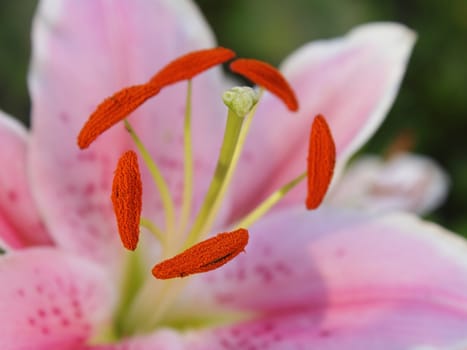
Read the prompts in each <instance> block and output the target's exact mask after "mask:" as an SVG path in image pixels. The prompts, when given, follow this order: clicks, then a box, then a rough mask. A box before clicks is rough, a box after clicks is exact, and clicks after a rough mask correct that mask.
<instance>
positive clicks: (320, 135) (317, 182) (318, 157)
mask: <svg viewBox="0 0 467 350" xmlns="http://www.w3.org/2000/svg"><path fill="white" fill-rule="evenodd" d="M335 164H336V146H335V144H334V140H333V138H332V134H331V130H330V129H329V126H328V124H327V122H326V119H324V117H323V116H322V115H318V116H316V118H315V120H314V121H313V125H312V126H311V133H310V146H309V150H308V195H307V199H306V207H307V208H308V209H310V210H311V209H316V208H318V207H319V205H320V204H321V202H322V201H323V199H324V196H325V195H326V192H327V190H328V187H329V184H330V183H331V179H332V175H333V173H334V166H335Z"/></svg>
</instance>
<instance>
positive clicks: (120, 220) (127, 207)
mask: <svg viewBox="0 0 467 350" xmlns="http://www.w3.org/2000/svg"><path fill="white" fill-rule="evenodd" d="M142 196H143V189H142V183H141V175H140V172H139V168H138V158H137V156H136V153H135V152H133V151H127V152H125V153H124V154H123V155H122V156H121V158H120V159H119V161H118V164H117V169H115V174H114V180H113V184H112V204H113V208H114V212H115V216H116V217H117V225H118V232H119V233H120V239H121V240H122V243H123V246H124V247H125V248H127V249H129V250H135V249H136V246H137V244H138V239H139V224H140V216H141V210H142Z"/></svg>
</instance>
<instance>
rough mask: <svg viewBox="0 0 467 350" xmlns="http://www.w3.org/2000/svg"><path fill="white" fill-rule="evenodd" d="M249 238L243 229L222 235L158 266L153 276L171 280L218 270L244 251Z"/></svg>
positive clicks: (154, 269) (154, 268)
mask: <svg viewBox="0 0 467 350" xmlns="http://www.w3.org/2000/svg"><path fill="white" fill-rule="evenodd" d="M248 237H249V236H248V231H247V230H245V229H242V228H241V229H238V230H235V231H232V232H224V233H220V234H218V235H217V236H215V237H212V238H209V239H207V240H205V241H203V242H200V243H198V244H196V245H194V246H193V247H191V248H188V249H187V250H185V251H184V252H182V253H180V254H178V255H176V256H174V257H173V258H170V259H167V260H164V261H162V262H161V263H159V264H157V265H156V266H154V267H153V269H152V274H153V275H154V277H156V278H158V279H169V278H175V277H185V276H189V275H192V274H195V273H201V272H207V271H211V270H214V269H217V268H218V267H220V266H222V265H224V264H226V263H227V262H229V261H230V260H232V259H233V258H235V257H236V256H237V255H238V254H240V253H241V252H243V251H244V249H245V247H246V245H247V244H248Z"/></svg>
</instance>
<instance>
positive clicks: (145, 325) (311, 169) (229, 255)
mask: <svg viewBox="0 0 467 350" xmlns="http://www.w3.org/2000/svg"><path fill="white" fill-rule="evenodd" d="M234 56H235V54H234V53H233V52H232V51H231V50H228V49H225V48H221V47H219V48H214V49H208V50H201V51H196V52H192V53H189V54H187V55H184V56H181V57H179V58H178V59H176V60H174V61H172V62H171V63H169V64H168V65H167V66H165V67H164V68H163V69H162V70H160V71H159V72H158V73H157V74H156V75H154V76H153V77H152V78H151V79H150V80H149V81H148V82H147V83H144V84H140V85H134V86H131V87H127V88H124V89H122V90H120V91H119V92H117V93H115V94H114V95H113V96H111V97H109V98H107V99H106V100H104V101H103V102H102V103H101V104H100V105H99V106H98V107H97V109H96V110H95V112H94V113H93V114H91V116H90V117H89V119H88V121H87V122H86V124H85V125H84V127H83V128H82V130H81V132H80V134H79V136H78V145H79V147H80V148H82V149H84V148H87V147H89V146H90V145H91V144H92V142H93V141H94V140H95V139H96V138H97V137H99V136H100V135H101V134H102V133H104V132H105V131H106V130H107V129H109V128H110V127H112V126H113V125H115V124H117V123H119V122H123V123H124V125H125V128H126V129H127V131H128V133H129V135H130V137H131V138H132V140H133V142H134V144H135V148H136V150H137V152H138V154H137V153H136V152H134V151H127V152H125V153H124V154H123V155H122V157H121V158H120V160H119V162H118V164H117V168H116V170H115V174H114V181H113V187H112V204H113V207H114V212H115V216H116V219H117V225H118V231H119V234H120V238H121V241H122V244H123V246H124V247H125V248H127V249H128V250H130V251H132V252H129V255H128V263H127V272H126V274H125V276H126V278H124V280H126V281H127V283H125V286H124V288H123V289H122V296H121V303H120V307H119V309H118V311H117V315H116V322H115V327H116V331H117V333H118V335H119V336H123V335H128V334H133V333H136V332H146V331H150V330H152V329H154V328H155V327H157V326H158V325H161V324H162V322H163V318H164V315H165V314H166V312H167V310H168V309H169V308H170V306H171V305H172V303H174V302H175V301H176V297H177V296H178V295H179V294H180V291H181V290H182V289H183V287H184V286H185V284H186V283H187V280H188V279H187V278H183V279H182V278H181V277H186V276H189V275H192V274H197V273H205V272H208V271H211V270H214V269H217V268H219V267H220V266H222V265H224V264H226V263H228V262H229V261H230V260H232V259H234V258H235V257H236V256H237V255H238V254H240V253H241V252H243V251H245V247H246V246H247V243H248V239H249V232H248V230H247V228H248V227H250V226H251V225H252V224H253V223H254V222H255V221H257V220H258V219H260V218H261V217H262V216H263V215H264V214H265V213H266V212H268V211H269V209H271V208H272V207H273V206H274V205H275V204H276V203H277V202H278V201H279V200H280V199H281V198H283V197H284V196H285V195H286V194H287V193H288V192H289V191H290V190H291V189H292V188H294V187H295V186H296V185H297V184H299V183H300V182H301V181H303V180H304V179H306V178H308V195H307V199H306V206H307V208H308V209H315V208H317V207H318V206H319V205H320V203H321V202H322V200H323V198H324V196H325V194H326V191H327V189H328V186H329V184H330V182H331V178H332V174H333V170H334V163H335V156H336V150H335V146H334V141H333V139H332V135H331V132H330V129H329V127H328V125H327V123H326V121H325V119H324V117H323V116H321V115H318V116H317V117H316V118H315V119H314V121H313V124H312V128H311V133H310V141H309V155H308V164H307V165H305V164H304V168H305V169H306V170H305V171H304V172H303V173H302V174H300V175H298V176H297V177H296V178H294V179H292V180H291V181H289V182H288V183H286V184H284V185H283V186H282V187H281V188H279V189H278V190H277V191H276V192H274V193H272V194H271V195H270V196H269V197H267V198H266V199H265V200H264V201H263V202H262V203H260V204H259V205H258V206H257V207H256V208H255V209H253V210H252V211H251V212H250V213H248V214H247V215H245V217H244V218H242V219H241V220H239V222H238V223H237V224H236V226H235V227H237V229H235V230H233V231H231V232H223V233H220V234H218V235H216V236H214V237H211V238H208V239H206V236H207V235H208V234H209V233H210V231H211V229H212V225H213V223H214V220H215V218H216V216H217V215H218V212H219V209H220V206H221V203H222V200H223V198H224V197H225V194H226V191H227V189H228V187H229V184H230V183H231V180H232V177H233V176H234V172H235V168H236V166H237V163H238V160H239V158H240V155H241V152H242V148H243V145H244V143H245V140H246V137H247V134H248V131H249V128H250V125H251V122H252V120H253V117H254V114H255V111H256V107H257V105H258V103H259V100H260V98H261V95H262V92H263V89H267V90H269V91H270V92H272V93H273V94H275V95H276V96H277V97H279V98H280V99H281V100H282V101H283V102H284V103H285V105H286V106H287V107H288V108H289V109H290V110H292V111H296V110H297V109H298V102H297V99H296V97H295V94H294V92H293V90H292V88H291V87H290V86H289V84H288V82H287V81H286V80H285V78H284V77H283V76H282V75H281V74H280V73H279V72H278V71H277V70H276V69H275V68H273V67H272V66H270V65H269V64H267V63H264V62H261V61H257V60H252V59H237V60H236V61H234V62H233V63H231V64H230V69H231V70H232V71H233V72H235V73H238V74H241V75H243V76H244V77H246V78H247V79H249V80H251V81H252V82H253V83H255V84H257V85H258V86H260V90H259V92H257V91H256V90H254V89H252V88H249V87H234V88H232V89H230V90H228V91H226V92H225V93H224V94H223V100H224V103H225V105H226V106H227V107H228V111H227V120H226V126H225V131H224V139H223V142H222V145H221V149H220V153H219V157H218V160H217V166H216V169H215V171H214V175H213V177H212V180H211V182H210V185H209V187H208V189H207V192H206V195H205V198H204V200H203V202H202V204H201V207H200V209H199V211H198V212H197V214H196V215H195V216H194V221H193V223H192V224H191V225H190V218H191V217H192V202H193V198H192V197H193V177H194V167H193V150H192V135H191V133H192V128H191V114H192V111H191V99H192V84H191V80H192V79H193V78H194V77H195V76H196V75H197V74H199V73H201V72H203V71H204V70H207V69H209V68H211V67H213V66H215V65H218V64H221V63H224V62H226V61H228V60H230V59H232V58H233V57H234ZM183 80H187V81H188V85H187V98H186V108H185V120H184V130H183V135H184V155H183V159H184V168H183V172H184V176H183V177H184V187H183V195H182V204H181V208H179V211H178V216H177V214H176V208H175V204H174V200H173V196H172V194H171V192H170V190H169V187H168V185H167V182H166V179H165V178H164V176H163V174H162V172H161V170H160V167H159V165H158V164H157V163H156V161H155V160H154V158H153V156H152V155H151V154H150V152H149V151H148V149H147V148H146V147H145V145H144V143H143V142H142V140H141V139H140V138H139V137H138V135H137V133H136V131H135V130H134V128H133V127H132V125H131V124H130V122H129V121H128V120H127V119H126V118H127V117H128V115H129V114H130V113H131V112H132V111H134V110H135V109H136V108H138V107H139V106H140V105H141V104H142V103H144V102H145V101H146V100H147V99H149V98H151V97H154V96H156V95H157V94H158V93H159V92H160V91H161V90H162V89H164V88H165V87H167V86H168V85H171V84H174V83H177V82H180V81H183ZM138 155H139V157H140V159H141V160H142V161H143V163H144V164H145V166H146V167H147V169H148V170H149V173H150V174H151V176H152V179H153V182H154V185H155V187H156V188H157V190H158V192H159V194H160V198H161V202H162V206H163V209H164V213H165V224H164V225H161V223H156V222H153V221H152V220H151V219H150V218H146V217H141V210H142V190H143V188H142V182H141V176H140V172H139V165H138ZM140 227H143V228H145V229H147V230H148V231H149V232H151V233H152V234H153V235H154V237H155V238H156V239H157V240H158V241H159V243H160V246H161V255H162V261H161V262H159V263H157V264H156V265H155V266H154V267H153V269H152V275H153V276H151V277H150V278H145V277H144V276H142V273H141V271H142V267H141V266H142V264H141V259H140V256H139V255H138V252H139V249H138V242H139V235H140ZM253 234H254V233H253ZM246 250H247V249H246ZM133 251H134V252H133ZM161 280H168V281H161ZM237 316H238V315H234V316H232V317H237Z"/></svg>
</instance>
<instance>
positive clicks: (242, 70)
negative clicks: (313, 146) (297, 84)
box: [230, 58, 298, 112]
mask: <svg viewBox="0 0 467 350" xmlns="http://www.w3.org/2000/svg"><path fill="white" fill-rule="evenodd" d="M230 69H231V70H232V72H235V73H237V74H240V75H242V76H244V77H245V78H247V79H249V80H251V81H252V82H254V83H255V84H256V85H259V86H262V87H264V88H265V89H267V90H269V91H270V92H272V93H273V94H275V95H276V96H277V97H279V98H280V99H281V100H282V101H283V102H284V103H285V104H286V105H287V107H288V108H289V110H291V111H294V112H295V111H297V110H298V102H297V98H296V97H295V93H294V91H293V90H292V88H291V87H290V85H289V83H288V82H287V80H285V78H284V76H283V75H282V74H281V73H280V72H279V71H278V70H277V69H276V68H274V67H273V66H271V65H270V64H268V63H266V62H263V61H258V60H254V59H246V58H240V59H238V60H235V61H234V62H232V63H231V64H230Z"/></svg>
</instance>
